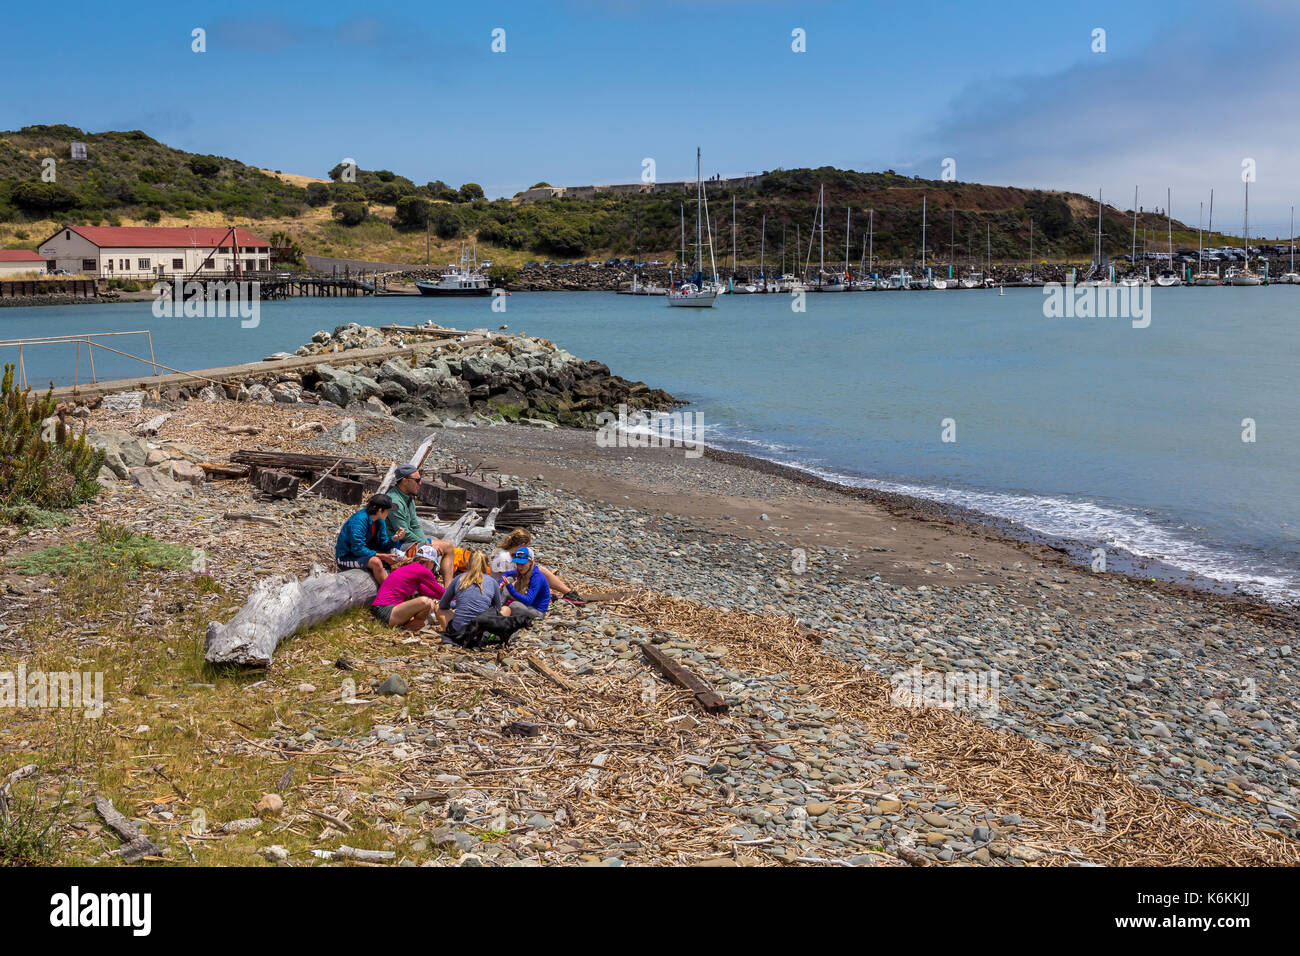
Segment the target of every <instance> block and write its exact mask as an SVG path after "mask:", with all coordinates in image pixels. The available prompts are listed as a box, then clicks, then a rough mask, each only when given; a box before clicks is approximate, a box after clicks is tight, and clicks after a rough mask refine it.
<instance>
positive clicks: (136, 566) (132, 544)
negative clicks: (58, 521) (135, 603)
mask: <svg viewBox="0 0 1300 956" xmlns="http://www.w3.org/2000/svg"><path fill="white" fill-rule="evenodd" d="M193 561H194V552H193V549H191V548H185V547H181V546H180V545H178V544H170V543H168V542H165V541H159V540H157V539H156V538H151V537H149V535H147V534H135V533H133V532H130V531H127V530H126V529H125V528H119V527H117V526H116V525H113V524H109V523H108V522H105V521H101V522H100V523H99V527H98V528H97V529H96V531H95V534H94V535H93V536H92V537H90V538H82V539H77V540H74V541H70V542H69V543H67V544H60V545H55V546H53V547H49V548H43V549H41V550H40V551H33V552H31V553H29V554H25V555H21V556H20V557H17V558H10V559H8V560H7V561H6V562H5V565H6V566H7V567H8V568H10V569H11V570H13V571H15V572H17V573H18V574H28V575H31V574H48V575H52V576H56V577H64V576H67V575H70V574H78V573H82V572H88V571H93V570H95V569H98V568H106V569H110V570H116V569H118V568H121V569H123V570H126V571H141V570H144V569H145V568H176V569H180V568H188V567H190V565H191V564H192V563H193Z"/></svg>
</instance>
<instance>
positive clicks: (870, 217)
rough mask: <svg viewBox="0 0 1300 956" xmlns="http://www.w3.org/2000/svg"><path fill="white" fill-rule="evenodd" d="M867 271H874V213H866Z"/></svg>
mask: <svg viewBox="0 0 1300 956" xmlns="http://www.w3.org/2000/svg"><path fill="white" fill-rule="evenodd" d="M867 271H868V272H875V271H876V211H875V210H874V209H872V210H870V211H869V212H868V213H867Z"/></svg>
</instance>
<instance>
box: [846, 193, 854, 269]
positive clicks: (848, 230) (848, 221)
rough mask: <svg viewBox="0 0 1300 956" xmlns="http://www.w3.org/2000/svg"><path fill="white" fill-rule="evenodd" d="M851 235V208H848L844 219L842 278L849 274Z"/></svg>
mask: <svg viewBox="0 0 1300 956" xmlns="http://www.w3.org/2000/svg"><path fill="white" fill-rule="evenodd" d="M852 233H853V207H852V206H850V207H849V208H848V211H847V213H846V214H845V217H844V276H845V278H847V277H848V274H849V236H850V235H851V234H852Z"/></svg>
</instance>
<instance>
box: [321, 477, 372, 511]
mask: <svg viewBox="0 0 1300 956" xmlns="http://www.w3.org/2000/svg"><path fill="white" fill-rule="evenodd" d="M365 492H366V489H365V487H364V486H363V485H362V484H361V482H359V481H349V480H348V479H347V478H340V477H339V476H338V475H326V476H325V477H324V478H322V479H321V480H320V481H319V482H318V483H317V485H316V493H317V494H318V495H320V496H321V497H322V498H331V499H333V500H334V501H341V502H343V503H344V504H345V505H360V504H361V499H362V498H363V497H364V496H365Z"/></svg>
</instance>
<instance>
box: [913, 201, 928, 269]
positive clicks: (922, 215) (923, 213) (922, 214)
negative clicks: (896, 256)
mask: <svg viewBox="0 0 1300 956" xmlns="http://www.w3.org/2000/svg"><path fill="white" fill-rule="evenodd" d="M912 261H913V262H915V261H916V260H915V259H913V260H912ZM921 275H925V197H924V196H922V197H921Z"/></svg>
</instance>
